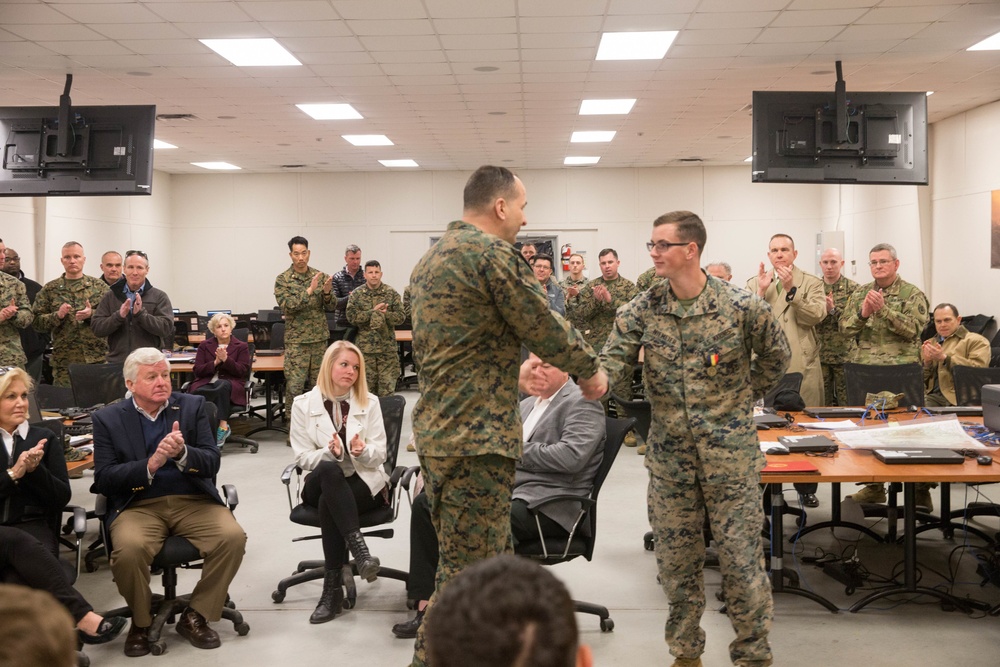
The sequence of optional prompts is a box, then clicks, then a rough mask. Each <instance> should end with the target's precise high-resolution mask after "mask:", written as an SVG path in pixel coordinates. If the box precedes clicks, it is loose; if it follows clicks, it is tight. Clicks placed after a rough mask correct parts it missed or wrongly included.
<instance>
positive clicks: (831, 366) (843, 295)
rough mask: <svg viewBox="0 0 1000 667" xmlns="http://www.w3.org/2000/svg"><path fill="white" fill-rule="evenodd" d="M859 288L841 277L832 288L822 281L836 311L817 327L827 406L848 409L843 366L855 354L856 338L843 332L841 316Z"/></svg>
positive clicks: (848, 279) (844, 277) (828, 313)
mask: <svg viewBox="0 0 1000 667" xmlns="http://www.w3.org/2000/svg"><path fill="white" fill-rule="evenodd" d="M857 289H858V284H857V283H856V282H854V281H853V280H851V279H850V278H848V277H847V276H844V275H841V276H840V278H839V279H837V282H835V283H833V284H832V285H831V284H829V283H827V282H826V281H825V280H824V281H823V291H824V292H825V293H826V295H827V296H830V297H833V310H829V309H827V311H826V312H827V315H826V318H824V319H823V321H822V322H820V323H819V324H817V325H816V335H817V336H819V361H820V366H821V367H822V369H823V393H824V395H825V397H826V404H827V405H847V385H845V384H844V363H845V362H846V361H849V360H850V358H851V353H852V352H853V351H854V347H855V343H854V338H853V337H852V336H849V335H847V334H845V333H843V332H841V330H840V316H841V314H842V313H843V312H844V309H845V308H846V307H847V301H848V299H850V297H851V295H852V294H854V292H855V291H856V290H857Z"/></svg>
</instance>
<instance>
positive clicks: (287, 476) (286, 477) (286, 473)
mask: <svg viewBox="0 0 1000 667" xmlns="http://www.w3.org/2000/svg"><path fill="white" fill-rule="evenodd" d="M297 469H298V474H300V475H301V474H302V471H301V469H299V464H298V463H289V464H288V465H286V466H285V469H284V470H282V471H281V483H282V484H284V485H285V486H288V485H289V484H291V482H292V473H293V472H295V471H296V470H297Z"/></svg>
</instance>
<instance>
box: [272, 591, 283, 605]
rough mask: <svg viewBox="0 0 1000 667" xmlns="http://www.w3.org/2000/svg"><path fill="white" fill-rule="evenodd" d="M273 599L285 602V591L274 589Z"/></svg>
mask: <svg viewBox="0 0 1000 667" xmlns="http://www.w3.org/2000/svg"><path fill="white" fill-rule="evenodd" d="M271 599H272V600H274V601H275V602H284V601H285V591H274V592H273V593H271Z"/></svg>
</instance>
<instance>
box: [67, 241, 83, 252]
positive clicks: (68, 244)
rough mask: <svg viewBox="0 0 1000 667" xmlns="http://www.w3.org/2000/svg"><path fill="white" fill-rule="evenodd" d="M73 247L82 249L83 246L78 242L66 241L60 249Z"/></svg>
mask: <svg viewBox="0 0 1000 667" xmlns="http://www.w3.org/2000/svg"><path fill="white" fill-rule="evenodd" d="M75 245H78V246H80V247H81V248H82V247H83V244H82V243H80V242H79V241H66V243H63V246H62V247H63V250H65V249H66V248H72V247H73V246H75Z"/></svg>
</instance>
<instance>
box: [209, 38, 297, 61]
mask: <svg viewBox="0 0 1000 667" xmlns="http://www.w3.org/2000/svg"><path fill="white" fill-rule="evenodd" d="M198 41H199V42H201V43H202V44H204V45H205V46H207V47H208V48H210V49H212V50H213V51H215V52H216V53H218V54H219V55H220V56H222V57H223V58H225V59H226V60H228V61H229V62H231V63H232V64H234V65H236V66H237V67H287V66H290V65H301V64H302V63H300V62H299V61H298V60H296V59H295V56H293V55H292V54H291V53H289V52H288V51H286V50H285V47H283V46H282V45H281V44H278V43H277V42H276V41H274V40H273V39H271V38H267V39H199V40H198Z"/></svg>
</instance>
